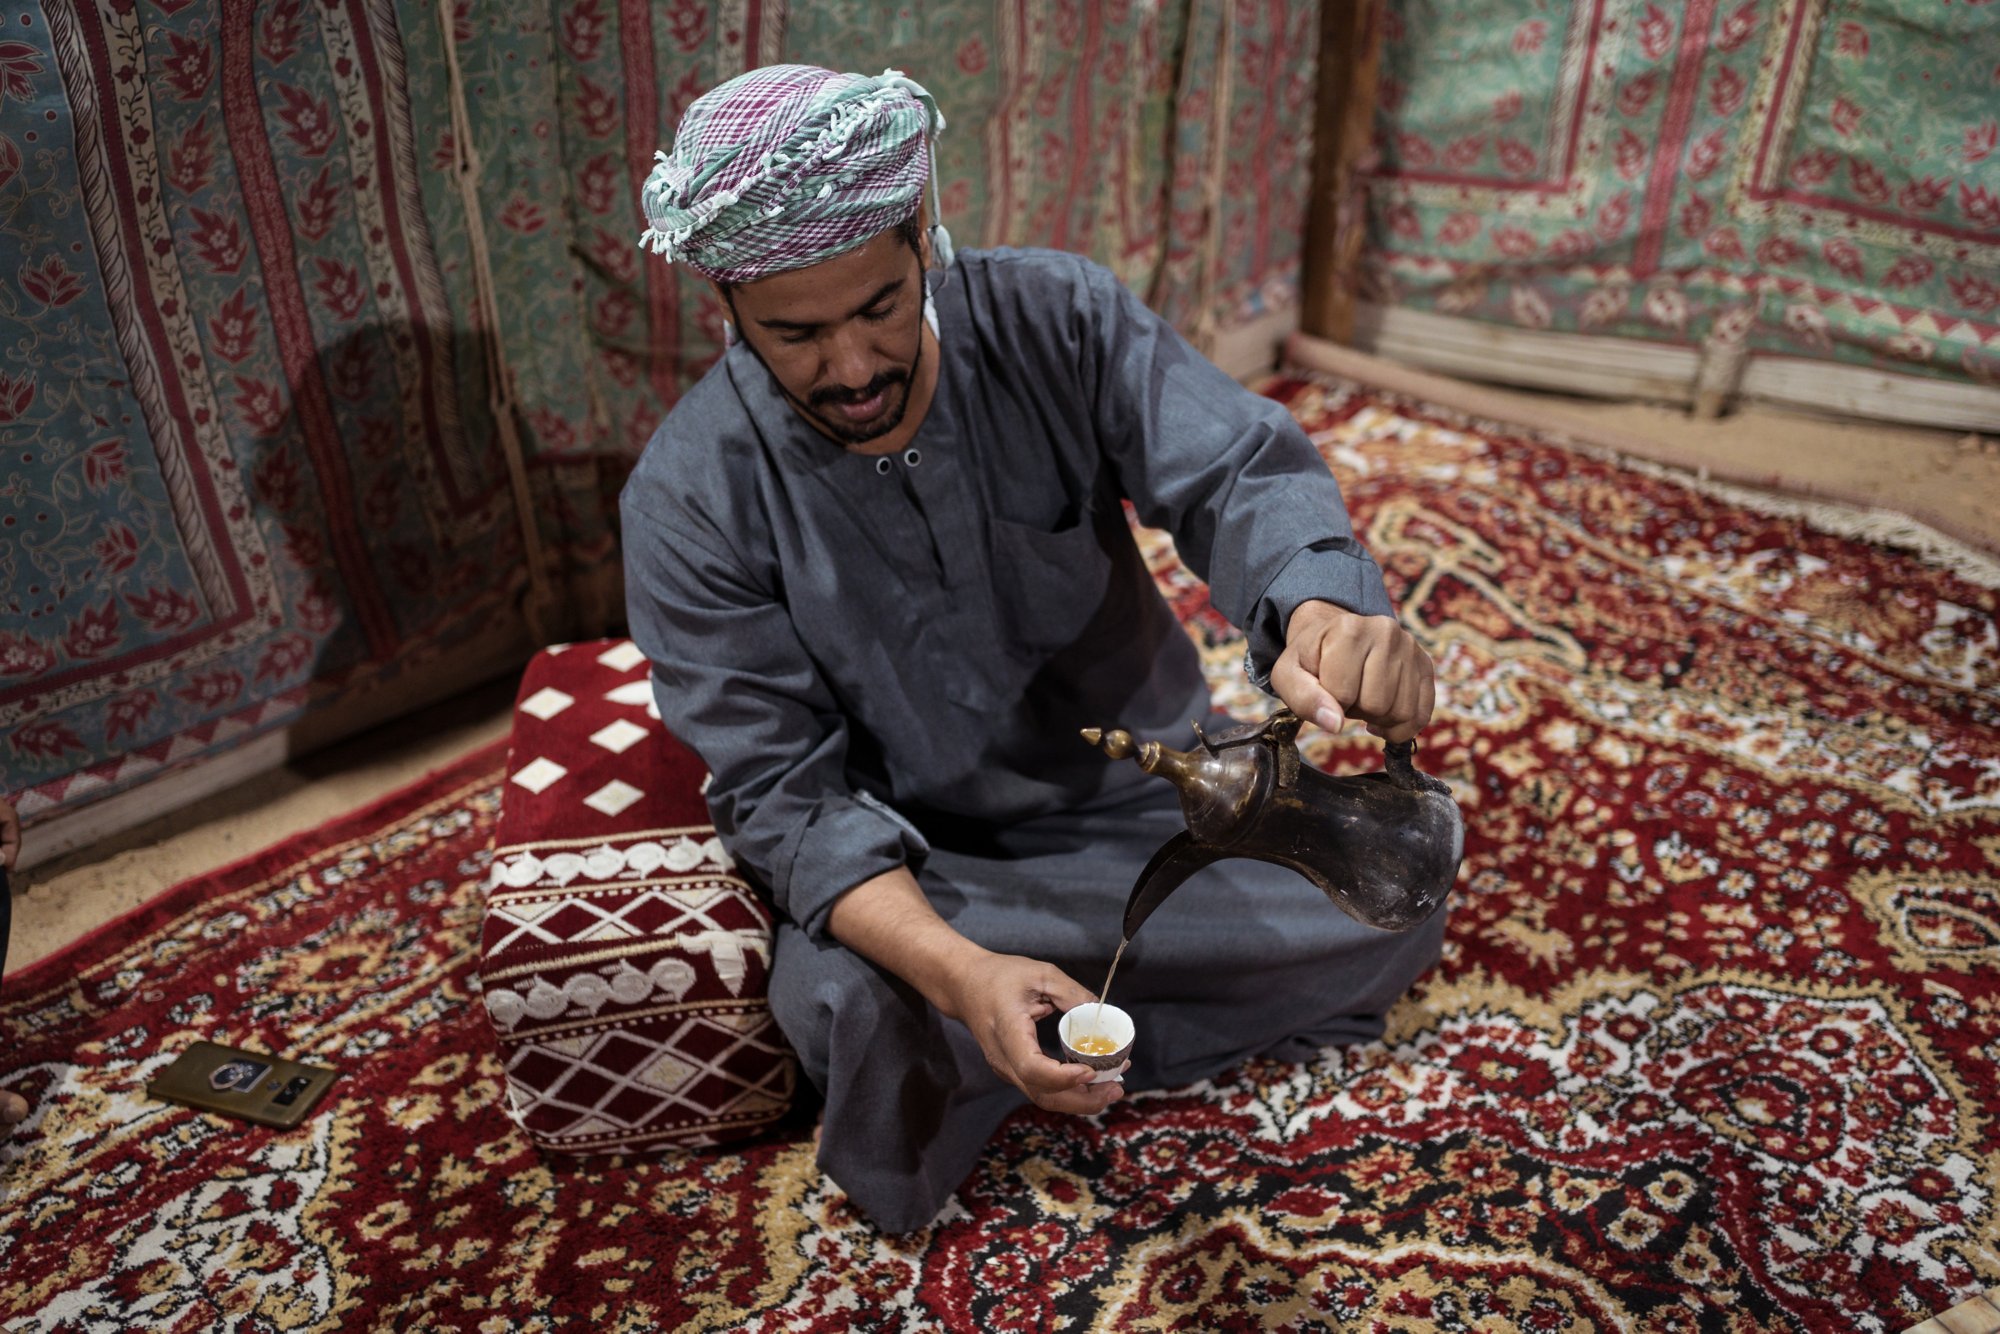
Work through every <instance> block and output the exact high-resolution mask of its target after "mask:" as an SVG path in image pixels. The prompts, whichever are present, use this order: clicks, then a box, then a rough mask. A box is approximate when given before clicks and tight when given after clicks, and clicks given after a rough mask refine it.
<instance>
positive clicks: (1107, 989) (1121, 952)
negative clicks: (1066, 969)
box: [1077, 936, 1132, 1055]
mask: <svg viewBox="0 0 2000 1334" xmlns="http://www.w3.org/2000/svg"><path fill="white" fill-rule="evenodd" d="M1131 943H1132V942H1131V940H1130V939H1129V938H1127V937H1123V936H1121V937H1119V939H1118V952H1117V953H1116V954H1114V955H1112V956H1111V968H1110V971H1108V972H1107V973H1105V974H1104V990H1102V991H1100V992H1098V993H1097V1012H1096V1013H1095V1014H1094V1015H1092V1016H1091V1017H1092V1018H1093V1019H1096V1020H1098V1021H1099V1022H1102V1021H1103V1019H1104V999H1105V997H1107V996H1109V995H1110V994H1111V979H1112V978H1114V977H1116V976H1118V961H1119V960H1120V959H1122V958H1124V957H1125V947H1126V946H1127V945H1129V944H1131ZM1092 1038H1095V1039H1097V1040H1098V1041H1100V1042H1109V1041H1111V1038H1110V1036H1109V1035H1108V1034H1106V1033H1104V1032H1102V1031H1099V1032H1096V1033H1091V1034H1088V1035H1083V1036H1079V1037H1078V1038H1077V1041H1078V1042H1088V1041H1090V1040H1091V1039H1092ZM1077 1050H1078V1051H1085V1050H1087V1048H1084V1047H1077ZM1109 1054H1110V1053H1109V1049H1108V1048H1107V1049H1106V1051H1105V1052H1102V1053H1093V1055H1109Z"/></svg>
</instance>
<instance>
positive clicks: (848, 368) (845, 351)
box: [826, 326, 875, 390]
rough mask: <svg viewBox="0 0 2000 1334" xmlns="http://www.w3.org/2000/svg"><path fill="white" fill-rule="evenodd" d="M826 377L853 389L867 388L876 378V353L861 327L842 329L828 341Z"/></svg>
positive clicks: (842, 386) (841, 385)
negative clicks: (870, 347)
mask: <svg viewBox="0 0 2000 1334" xmlns="http://www.w3.org/2000/svg"><path fill="white" fill-rule="evenodd" d="M826 377H827V379H829V380H831V381H832V382H833V383H835V384H837V385H839V386H840V387H841V388H843V389H851V390H861V389H865V388H867V387H868V384H869V382H870V381H872V380H873V379H874V378H875V355H874V353H873V352H872V351H871V350H870V349H869V346H868V340H867V338H866V337H864V336H863V335H862V333H861V331H860V330H859V329H855V328H853V327H851V326H850V327H848V328H845V329H841V330H840V331H838V332H837V333H835V334H834V335H833V337H832V338H831V339H830V340H829V341H828V343H827V348H826Z"/></svg>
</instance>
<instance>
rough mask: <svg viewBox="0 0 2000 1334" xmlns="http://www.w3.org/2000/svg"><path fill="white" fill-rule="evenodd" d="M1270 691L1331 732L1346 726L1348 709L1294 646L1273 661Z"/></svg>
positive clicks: (1289, 707)
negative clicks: (1341, 705) (1304, 660)
mask: <svg viewBox="0 0 2000 1334" xmlns="http://www.w3.org/2000/svg"><path fill="white" fill-rule="evenodd" d="M1271 690H1272V692H1273V693H1275V694H1276V695H1277V697H1278V698H1279V699H1281V700H1283V701H1285V707H1286V708H1288V709H1290V710H1291V711H1292V712H1293V713H1296V714H1297V715H1298V716H1299V717H1301V718H1304V719H1306V720H1307V721H1308V722H1312V723H1315V724H1317V725H1318V726H1320V727H1322V728H1324V729H1326V730H1327V731H1329V732H1338V731H1339V730H1340V729H1341V728H1342V727H1344V726H1346V725H1347V710H1345V709H1343V708H1341V707H1340V701H1339V700H1337V699H1335V698H1334V697H1333V696H1332V695H1330V694H1328V693H1327V690H1326V687H1325V686H1323V685H1321V684H1320V681H1319V678H1318V677H1317V676H1314V675H1313V674H1312V673H1311V672H1309V671H1307V670H1306V669H1305V667H1304V666H1302V665H1301V664H1300V662H1299V659H1298V655H1297V654H1296V653H1295V652H1294V651H1293V650H1292V649H1289V648H1288V649H1286V650H1285V651H1284V652H1283V653H1281V654H1279V655H1278V660H1277V661H1276V662H1274V663H1272V664H1271Z"/></svg>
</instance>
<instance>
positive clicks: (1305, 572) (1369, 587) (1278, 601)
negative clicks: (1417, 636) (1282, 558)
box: [1243, 539, 1396, 692]
mask: <svg viewBox="0 0 2000 1334" xmlns="http://www.w3.org/2000/svg"><path fill="white" fill-rule="evenodd" d="M1315 598H1317V599H1318V600H1320V601H1322V602H1331V603H1333V604H1334V605H1335V606H1337V607H1345V608H1347V609H1348V610H1349V611H1351V612H1355V613H1358V614H1359V615H1362V616H1393V615H1395V614H1396V609H1395V607H1394V606H1392V605H1391V604H1390V602H1389V590H1388V588H1387V587H1385V586H1384V585H1383V583H1382V570H1381V567H1379V566H1377V565H1376V564H1375V561H1374V559H1373V558H1372V557H1370V556H1369V555H1368V553H1367V552H1366V551H1364V550H1362V549H1361V547H1360V545H1359V544H1358V543H1356V542H1354V541H1353V540H1352V539H1336V540H1332V541H1327V542H1319V543H1315V544H1314V545H1312V546H1309V547H1304V548H1301V549H1300V550H1299V551H1298V552H1297V553H1296V554H1295V555H1294V556H1293V557H1292V558H1291V559H1290V560H1289V561H1287V562H1285V566H1284V568H1283V569H1281V570H1279V571H1278V574H1277V577H1276V578H1274V579H1272V580H1271V582H1270V583H1269V584H1268V585H1266V587H1265V589H1264V591H1263V593H1262V594H1260V595H1259V596H1258V598H1257V607H1256V610H1255V612H1253V613H1252V615H1251V620H1250V624H1249V625H1248V626H1247V627H1245V633H1246V634H1247V636H1248V638H1249V641H1250V646H1249V648H1248V649H1247V650H1246V651H1245V652H1244V655H1243V670H1244V672H1245V673H1246V674H1247V675H1248V676H1249V677H1250V684H1251V685H1254V686H1256V687H1257V688H1258V689H1259V690H1262V691H1266V692H1269V690H1270V689H1271V668H1272V667H1273V666H1275V665H1276V663H1277V661H1278V655H1279V654H1280V653H1283V652H1284V651H1285V627H1286V626H1287V625H1288V624H1290V623H1291V619H1292V613H1293V612H1295V611H1297V610H1298V609H1299V604H1300V603H1302V602H1310V601H1312V600H1313V599H1315Z"/></svg>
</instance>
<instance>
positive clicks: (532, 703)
mask: <svg viewBox="0 0 2000 1334" xmlns="http://www.w3.org/2000/svg"><path fill="white" fill-rule="evenodd" d="M574 703H576V697H575V696H573V695H565V694H564V693H563V692H562V691H560V690H557V689H556V688H555V687H554V686H544V687H542V688H541V689H540V690H537V691H536V692H535V693H534V694H532V695H530V696H528V697H527V698H526V699H524V700H522V701H521V704H520V709H521V712H522V713H532V714H534V715H535V716H536V717H537V718H540V719H541V720H542V721H543V722H547V721H548V720H549V719H551V718H553V717H555V716H556V715H557V714H559V713H561V712H562V711H563V710H564V709H566V708H568V707H569V706H570V705H572V704H574Z"/></svg>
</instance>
